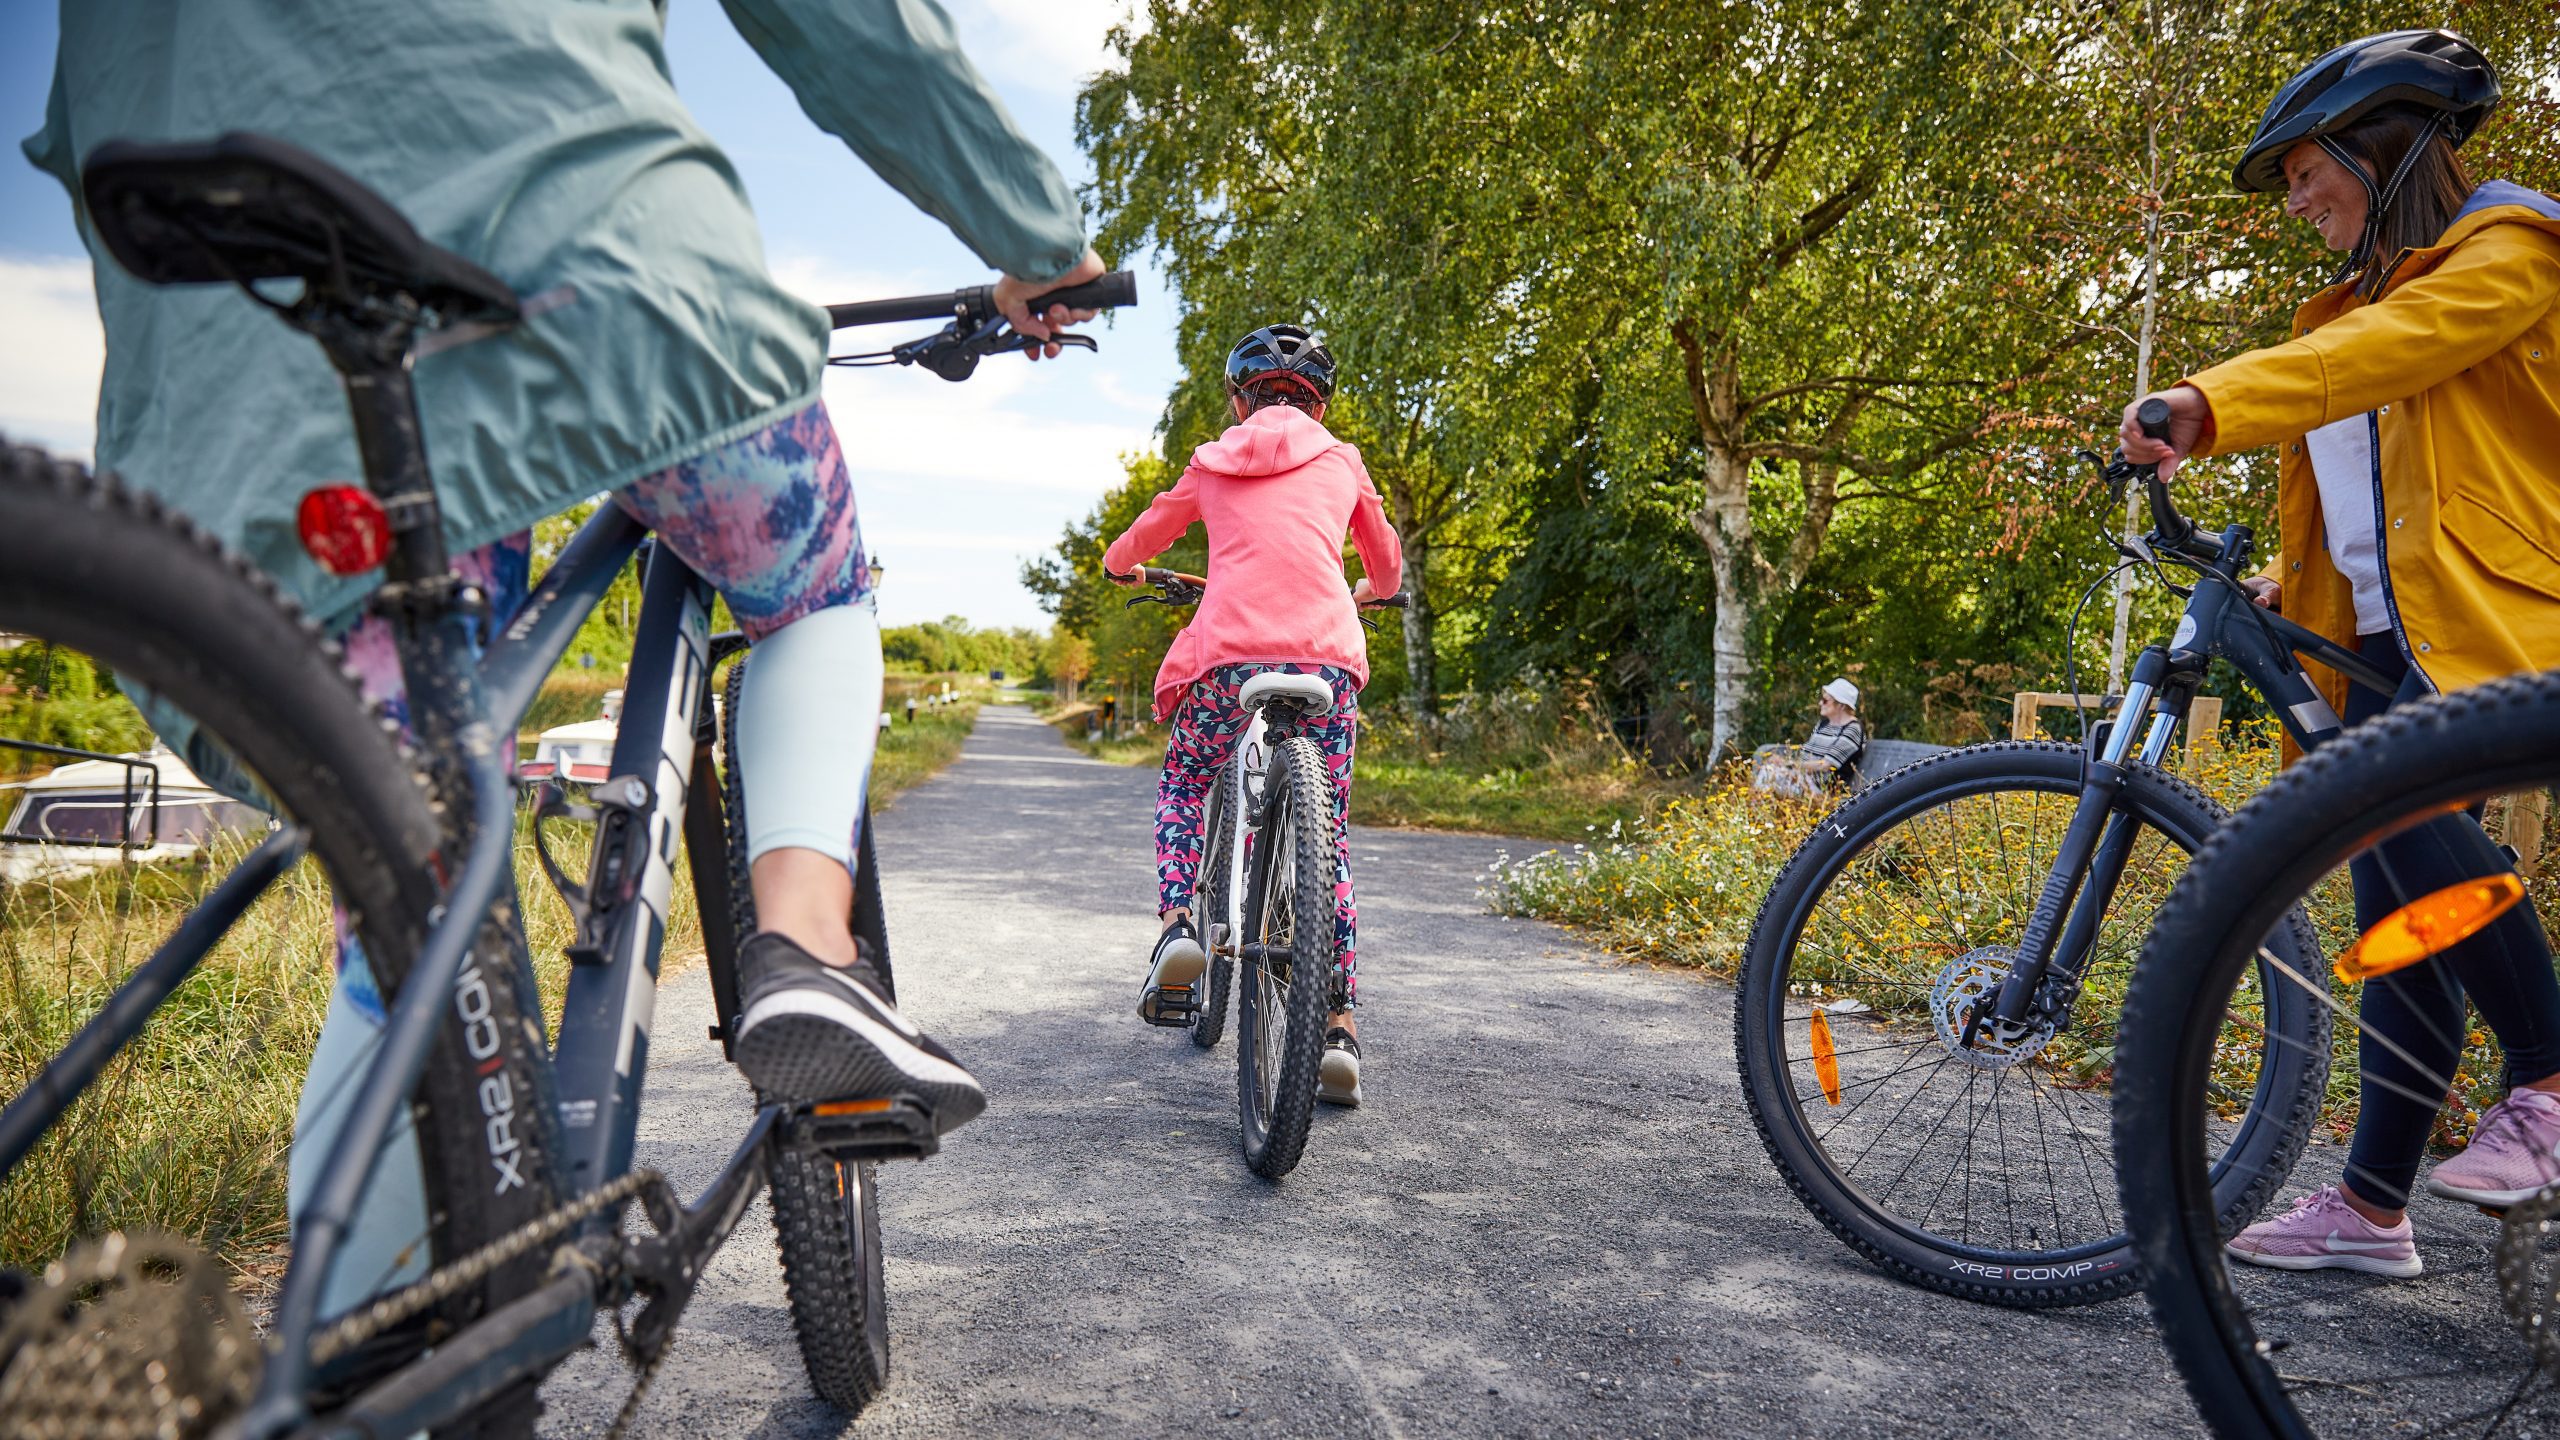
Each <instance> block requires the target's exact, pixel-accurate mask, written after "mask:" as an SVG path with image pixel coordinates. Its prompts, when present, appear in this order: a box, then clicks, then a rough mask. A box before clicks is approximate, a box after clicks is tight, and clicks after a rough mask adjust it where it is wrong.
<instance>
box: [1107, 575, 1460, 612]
mask: <svg viewBox="0 0 2560 1440" xmlns="http://www.w3.org/2000/svg"><path fill="white" fill-rule="evenodd" d="M1102 577H1103V578H1104V579H1106V580H1115V581H1122V582H1126V581H1130V580H1135V581H1136V582H1138V583H1139V584H1141V585H1152V586H1154V587H1155V588H1156V589H1157V590H1159V591H1161V592H1163V593H1161V594H1159V595H1140V596H1138V597H1137V598H1135V599H1133V600H1131V601H1130V602H1129V603H1130V604H1132V605H1150V604H1160V605H1197V604H1199V603H1200V600H1201V597H1202V596H1204V595H1206V594H1207V593H1208V591H1209V581H1208V579H1207V577H1205V576H1200V575H1187V574H1185V573H1183V572H1182V571H1180V570H1162V569H1158V568H1157V567H1155V566H1153V565H1141V566H1139V567H1138V568H1137V569H1136V570H1133V571H1131V572H1130V573H1128V574H1126V575H1118V574H1114V573H1112V572H1111V571H1110V570H1108V569H1106V570H1104V571H1103V572H1102ZM1412 603H1413V594H1412V592H1411V591H1407V590H1399V591H1397V592H1396V593H1394V594H1393V595H1372V596H1370V597H1369V598H1368V599H1366V600H1363V601H1361V602H1360V606H1361V608H1362V609H1364V610H1402V609H1405V608H1406V607H1407V606H1409V605H1411V604H1412Z"/></svg>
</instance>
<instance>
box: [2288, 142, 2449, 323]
mask: <svg viewBox="0 0 2560 1440" xmlns="http://www.w3.org/2000/svg"><path fill="white" fill-rule="evenodd" d="M2443 128H2444V114H2443V112H2442V111H2435V112H2431V113H2430V114H2429V115H2428V116H2427V122H2426V123H2425V124H2424V125H2421V126H2419V127H2418V136H2417V138H2416V139H2414V140H2412V141H2410V142H2409V153H2407V154H2405V155H2403V156H2401V157H2400V163H2399V164H2398V165H2397V166H2395V167H2393V169H2392V171H2391V178H2390V179H2389V180H2387V181H2384V182H2383V183H2382V184H2381V185H2380V186H2379V187H2377V186H2376V185H2375V184H2374V183H2373V177H2372V176H2370V175H2367V174H2366V173H2365V170H2364V166H2363V165H2361V164H2359V163H2358V162H2357V161H2356V158H2355V157H2354V156H2352V155H2350V154H2348V153H2347V147H2345V146H2344V145H2341V144H2339V143H2338V141H2337V137H2335V136H2332V135H2316V136H2313V137H2312V139H2313V143H2315V144H2317V145H2318V146H2319V147H2320V148H2321V149H2322V150H2325V151H2327V152H2328V154H2329V158H2330V159H2332V160H2335V161H2337V162H2338V163H2339V164H2340V165H2343V166H2345V167H2346V171H2347V173H2348V174H2350V175H2353V176H2354V177H2356V183H2357V184H2359V185H2362V186H2363V187H2364V233H2363V234H2362V235H2360V236H2358V237H2356V248H2355V249H2354V250H2353V251H2351V252H2349V253H2348V255H2347V262H2346V263H2345V264H2344V265H2341V266H2339V267H2338V273H2337V274H2336V275H2333V276H2331V277H2330V279H2329V283H2330V284H2332V285H2342V284H2345V283H2346V280H2347V277H2348V276H2351V275H2355V274H2357V273H2359V272H2362V271H2366V270H2369V269H2370V268H2371V267H2372V264H2373V261H2374V259H2375V258H2376V257H2375V255H2374V253H2373V247H2374V242H2375V241H2376V240H2378V239H2380V238H2381V235H2382V217H2383V216H2384V215H2385V214H2387V213H2389V212H2390V209H2391V205H2392V202H2394V201H2396V200H2398V199H2399V198H2400V187H2401V186H2403V185H2405V184H2407V183H2408V180H2409V172H2410V171H2412V170H2415V169H2417V168H2418V157H2419V156H2420V155H2422V154H2424V153H2426V149H2427V146H2428V145H2430V144H2432V143H2433V142H2434V140H2435V138H2436V136H2437V134H2438V133H2440V132H2441V131H2442V130H2443Z"/></svg>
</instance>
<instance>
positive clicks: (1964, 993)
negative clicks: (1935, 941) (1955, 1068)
mask: <svg viewBox="0 0 2560 1440" xmlns="http://www.w3.org/2000/svg"><path fill="white" fill-rule="evenodd" d="M2017 955H2018V952H2017V951H2016V950H2015V949H2013V948H2011V947H2010V946H2007V945H1984V946H1981V947H1979V948H1977V949H1973V950H1968V951H1966V952H1965V953H1963V954H1961V955H1958V956H1957V957H1955V958H1954V959H1952V960H1950V961H1948V962H1947V964H1946V968H1944V969H1942V970H1940V971H1939V972H1938V980H1937V983H1936V984H1934V985H1932V986H1930V987H1929V1019H1930V1022H1931V1023H1932V1024H1934V1025H1936V1026H1937V1028H1938V1041H1939V1043H1940V1044H1942V1045H1944V1046H1946V1047H1947V1053H1948V1054H1950V1055H1953V1056H1954V1057H1955V1058H1957V1059H1958V1060H1961V1061H1963V1062H1964V1063H1965V1064H1967V1065H1971V1066H1973V1067H1974V1068H1975V1069H1977V1070H2007V1069H2011V1068H2013V1067H2015V1066H2018V1065H2021V1064H2024V1063H2025V1062H2026V1061H2028V1060H2030V1059H2032V1058H2034V1056H2035V1054H2036V1052H2038V1051H2040V1050H2042V1049H2044V1047H2045V1045H2046V1044H2047V1043H2048V1042H2050V1041H2051V1040H2052V1039H2053V1024H2052V1022H2051V1021H2049V1020H2046V1021H2039V1022H2037V1023H2035V1024H2034V1025H2032V1026H2030V1027H2028V1028H2027V1029H2026V1030H2025V1032H2024V1033H2022V1034H2017V1035H2004V1034H2003V1033H2001V1032H2000V1031H1999V1029H1998V1027H1996V1026H1993V1025H1991V1024H1988V1023H1985V1024H1984V1025H1982V1026H1980V1027H1978V1028H1976V1029H1975V1030H1974V1032H1973V1043H1972V1044H1971V1045H1967V1044H1965V1043H1964V1039H1965V1028H1966V1027H1967V1026H1968V1025H1971V1024H1972V1022H1973V1013H1974V1010H1975V1009H1976V1008H1977V1007H1978V1006H1979V1005H1981V1003H1982V1002H1983V1001H1984V1000H1985V999H1986V998H1987V997H1989V996H1992V995H1996V994H1998V993H1999V990H2000V984H2001V982H2002V981H2004V980H2006V979H2008V978H2009V967H2010V965H2011V964H2012V963H2013V962H2015V961H2016V959H2017Z"/></svg>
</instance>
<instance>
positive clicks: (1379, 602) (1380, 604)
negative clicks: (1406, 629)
mask: <svg viewBox="0 0 2560 1440" xmlns="http://www.w3.org/2000/svg"><path fill="white" fill-rule="evenodd" d="M1366 603H1367V604H1368V606H1369V608H1370V609H1372V610H1402V609H1405V608H1406V607H1408V606H1410V605H1411V604H1413V595H1412V593H1411V592H1410V591H1405V590H1399V591H1397V592H1396V593H1394V594H1393V595H1372V596H1370V597H1369V599H1368V601H1367V602H1366Z"/></svg>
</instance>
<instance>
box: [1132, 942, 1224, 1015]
mask: <svg viewBox="0 0 2560 1440" xmlns="http://www.w3.org/2000/svg"><path fill="white" fill-rule="evenodd" d="M1208 968H1209V952H1208V951H1207V950H1205V949H1203V948H1202V947H1201V944H1200V932H1199V931H1197V930H1194V929H1192V928H1191V922H1190V921H1188V920H1176V921H1174V922H1173V923H1172V924H1170V925H1167V926H1166V927H1164V934H1162V935H1161V936H1158V937H1157V939H1156V954H1155V960H1154V962H1153V963H1152V964H1150V965H1149V966H1148V967H1147V987H1146V989H1144V990H1142V991H1140V992H1139V993H1138V1018H1139V1019H1141V1020H1144V1021H1146V1022H1147V1023H1148V1024H1150V1025H1165V1026H1171V1027H1174V1028H1177V1029H1181V1028H1187V1027H1188V1026H1189V1025H1190V1024H1191V1021H1192V1019H1193V1017H1195V1016H1197V1015H1198V1014H1199V1013H1200V977H1201V975H1202V974H1203V973H1205V972H1206V971H1207V970H1208Z"/></svg>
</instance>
